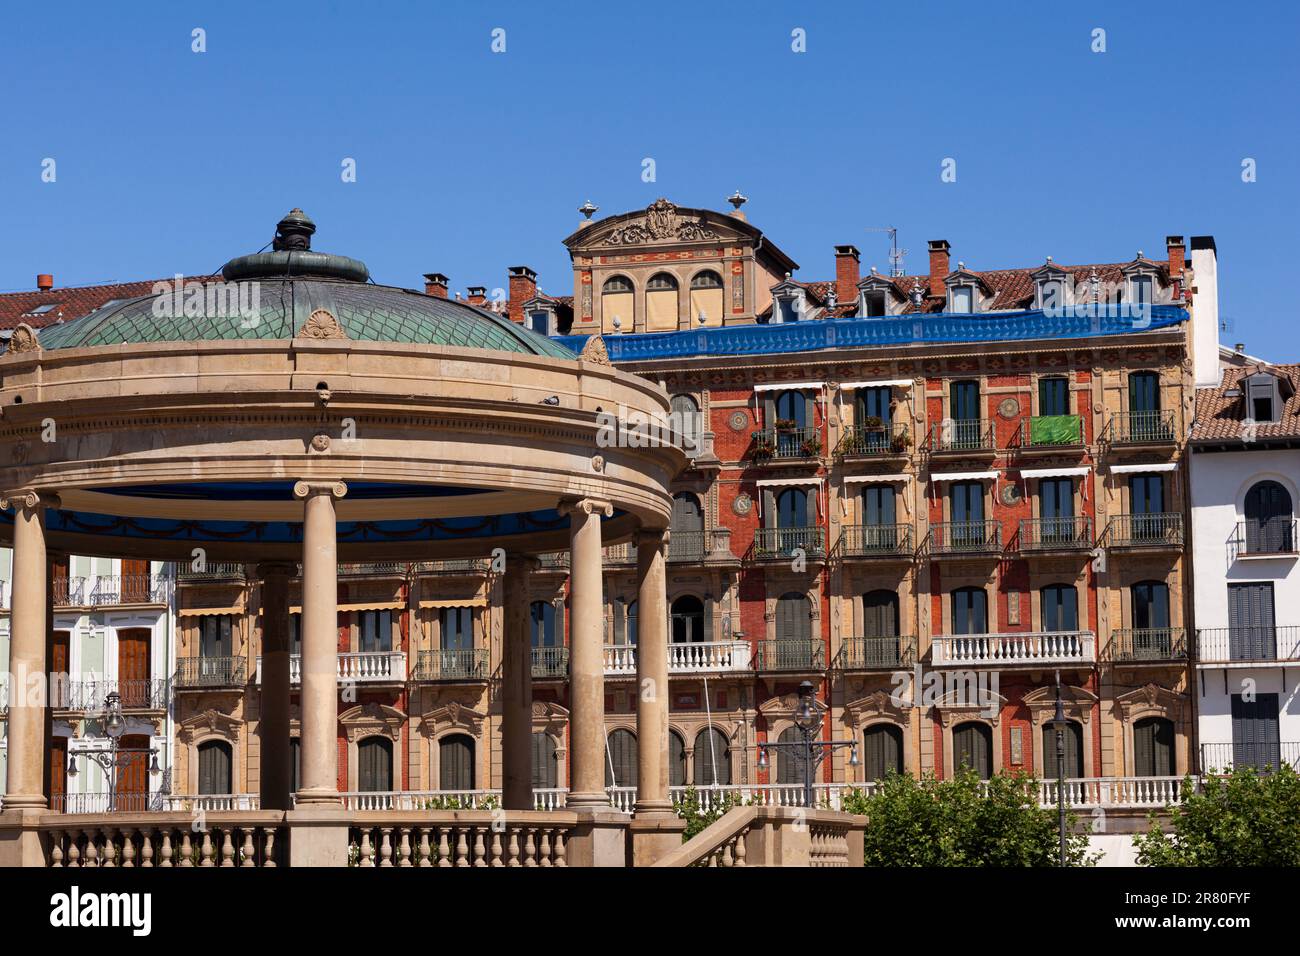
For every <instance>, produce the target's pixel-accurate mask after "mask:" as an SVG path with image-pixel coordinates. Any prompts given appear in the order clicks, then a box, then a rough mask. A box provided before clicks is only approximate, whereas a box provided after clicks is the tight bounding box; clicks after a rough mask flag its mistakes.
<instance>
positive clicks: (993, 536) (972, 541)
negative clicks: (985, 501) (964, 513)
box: [926, 520, 1002, 557]
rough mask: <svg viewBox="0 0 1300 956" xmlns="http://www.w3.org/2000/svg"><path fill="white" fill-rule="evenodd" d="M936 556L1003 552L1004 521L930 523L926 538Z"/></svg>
mask: <svg viewBox="0 0 1300 956" xmlns="http://www.w3.org/2000/svg"><path fill="white" fill-rule="evenodd" d="M926 543H927V544H928V546H929V551H930V554H931V555H932V556H935V557H952V556H962V555H967V556H969V555H984V556H987V555H992V554H1001V553H1002V522H1000V521H993V520H988V521H942V522H938V523H937V524H932V525H930V535H929V537H928V538H926Z"/></svg>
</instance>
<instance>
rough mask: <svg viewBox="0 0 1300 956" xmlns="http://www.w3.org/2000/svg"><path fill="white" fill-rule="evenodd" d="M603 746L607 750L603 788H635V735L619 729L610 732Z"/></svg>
mask: <svg viewBox="0 0 1300 956" xmlns="http://www.w3.org/2000/svg"><path fill="white" fill-rule="evenodd" d="M605 746H606V747H608V748H609V750H608V752H607V753H606V755H605V786H607V787H635V786H636V781H637V773H636V734H634V733H632V731H630V730H624V729H623V728H621V727H620V728H619V729H618V730H614V731H611V732H610V734H609V736H608V737H607V738H606V740H605Z"/></svg>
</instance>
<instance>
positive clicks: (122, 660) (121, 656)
mask: <svg viewBox="0 0 1300 956" xmlns="http://www.w3.org/2000/svg"><path fill="white" fill-rule="evenodd" d="M149 639H150V632H149V629H148V628H147V627H131V628H125V629H123V630H120V631H118V632H117V692H118V693H119V694H121V695H122V707H123V708H132V707H134V708H137V709H139V708H144V707H148V706H149Z"/></svg>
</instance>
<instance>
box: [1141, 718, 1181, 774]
mask: <svg viewBox="0 0 1300 956" xmlns="http://www.w3.org/2000/svg"><path fill="white" fill-rule="evenodd" d="M1133 773H1134V775H1136V776H1139V777H1172V776H1173V775H1174V773H1175V770H1174V723H1173V721H1171V720H1166V719H1165V718H1163V717H1143V718H1142V719H1141V720H1139V721H1137V722H1136V723H1135V724H1133Z"/></svg>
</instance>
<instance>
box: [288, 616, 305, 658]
mask: <svg viewBox="0 0 1300 956" xmlns="http://www.w3.org/2000/svg"><path fill="white" fill-rule="evenodd" d="M289 653H290V654H301V653H302V615H301V614H290V615H289Z"/></svg>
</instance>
